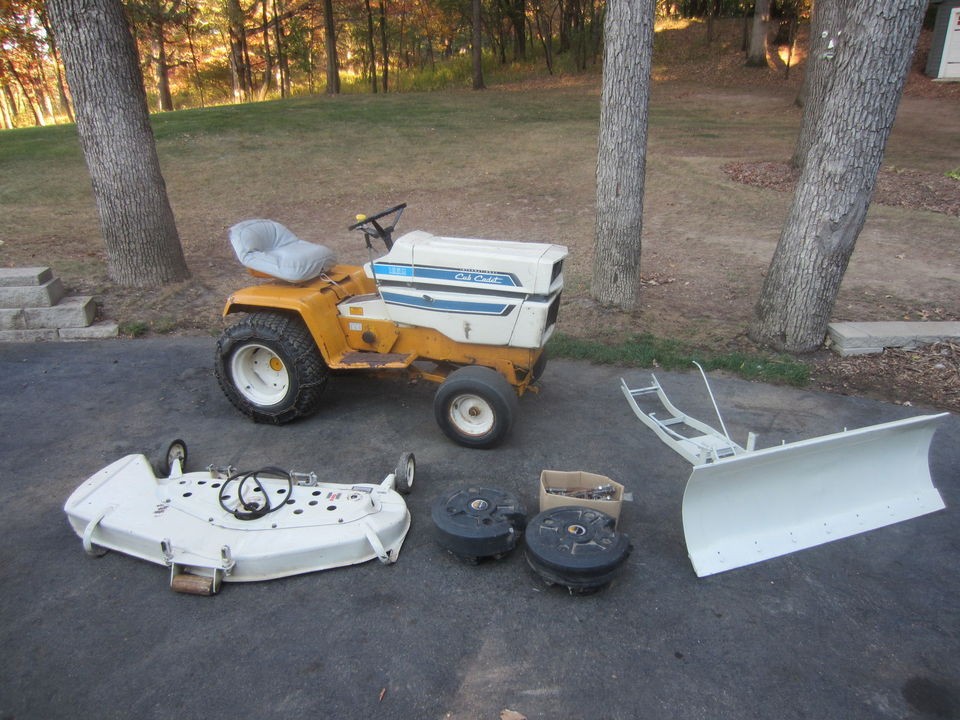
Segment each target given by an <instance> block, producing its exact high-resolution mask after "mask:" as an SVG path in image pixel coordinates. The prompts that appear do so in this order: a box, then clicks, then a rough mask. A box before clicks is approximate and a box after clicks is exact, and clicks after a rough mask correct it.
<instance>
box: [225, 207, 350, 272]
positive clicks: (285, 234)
mask: <svg viewBox="0 0 960 720" xmlns="http://www.w3.org/2000/svg"><path fill="white" fill-rule="evenodd" d="M230 244H231V245H233V251H234V252H235V253H236V254H237V259H238V260H240V262H241V264H242V265H243V266H244V267H247V268H249V269H251V270H255V271H257V272H261V273H265V274H267V275H270V276H271V277H275V278H280V279H281V280H286V281H287V282H294V283H295V282H304V281H306V280H311V279H313V278H315V277H317V276H318V275H320V274H321V273H324V272H326V271H327V270H329V269H330V268H332V267H333V266H334V265H335V264H336V262H337V260H336V256H335V255H334V254H333V251H332V250H331V249H330V248H328V247H324V246H323V245H317V244H316V243H311V242H307V241H306V240H301V239H300V238H298V237H297V236H296V235H294V234H293V233H292V232H291V231H290V230H288V229H287V228H286V227H284V226H283V225H281V224H280V223H278V222H274V221H273V220H261V219H255V220H244V221H243V222H239V223H237V224H236V225H234V226H233V227H231V228H230Z"/></svg>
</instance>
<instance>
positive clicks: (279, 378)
mask: <svg viewBox="0 0 960 720" xmlns="http://www.w3.org/2000/svg"><path fill="white" fill-rule="evenodd" d="M214 367H215V372H216V376H217V380H218V382H219V383H220V387H221V388H222V389H223V392H224V394H225V395H226V396H227V398H228V399H229V400H230V402H231V403H233V405H234V406H235V407H236V408H237V409H238V410H239V411H240V412H242V413H243V414H244V415H247V416H248V417H250V418H252V419H253V420H254V421H255V422H265V423H273V424H274V425H282V424H284V423H287V422H290V421H291V420H295V419H296V418H299V417H305V416H307V415H311V414H313V413H314V412H316V411H317V409H318V408H319V407H320V395H321V393H322V392H323V388H324V387H325V386H326V384H327V377H328V375H329V370H328V369H327V366H326V364H324V362H323V358H322V357H321V356H320V351H319V350H318V349H317V344H316V343H315V342H314V340H313V337H312V336H311V335H310V331H309V330H308V329H307V326H306V325H304V323H303V320H301V319H300V318H299V317H298V316H296V315H285V314H283V313H275V312H258V313H251V314H250V315H247V316H246V317H245V318H244V319H243V320H241V321H240V322H238V323H237V324H235V325H233V326H231V327H229V328H227V329H226V330H225V331H224V332H223V334H222V335H221V336H220V339H219V340H218V341H217V355H216V363H215V366H214Z"/></svg>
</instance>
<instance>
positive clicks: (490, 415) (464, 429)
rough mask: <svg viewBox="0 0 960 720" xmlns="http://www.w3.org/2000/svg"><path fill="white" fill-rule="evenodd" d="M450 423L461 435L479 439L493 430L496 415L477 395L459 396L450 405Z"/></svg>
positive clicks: (488, 404)
mask: <svg viewBox="0 0 960 720" xmlns="http://www.w3.org/2000/svg"><path fill="white" fill-rule="evenodd" d="M449 415H450V422H452V423H453V425H454V427H456V429H457V431H458V432H459V433H461V434H462V435H470V436H471V437H479V436H481V435H486V434H487V433H489V432H490V431H491V430H493V425H494V423H495V422H496V419H497V417H496V415H495V414H494V412H493V408H492V407H491V406H490V403H488V402H487V401H486V400H484V399H483V398H482V397H480V396H479V395H460V396H459V397H457V398H456V399H455V400H454V401H453V402H452V403H450V413H449Z"/></svg>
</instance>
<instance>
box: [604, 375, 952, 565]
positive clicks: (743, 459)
mask: <svg viewBox="0 0 960 720" xmlns="http://www.w3.org/2000/svg"><path fill="white" fill-rule="evenodd" d="M653 382H654V384H653V386H651V387H648V388H642V389H639V390H631V389H630V388H629V387H627V385H626V383H624V382H623V381H622V380H621V384H622V390H623V393H624V395H625V396H626V397H627V400H628V402H629V403H630V405H631V407H632V409H633V410H634V413H635V414H636V415H637V417H638V418H639V419H640V420H641V421H642V422H643V423H644V424H645V425H647V426H648V427H650V428H651V429H653V430H654V431H655V432H656V433H657V435H658V436H659V437H660V439H661V440H663V441H664V442H665V443H666V444H667V445H670V446H671V447H672V448H673V449H674V450H675V451H677V452H678V453H680V454H681V455H682V456H683V457H685V458H686V459H687V460H688V461H689V462H690V463H691V464H692V465H693V466H694V467H693V472H692V473H691V474H690V479H689V480H688V482H687V487H686V490H685V491H684V494H683V513H682V514H683V532H684V537H685V539H686V544H687V553H688V555H689V556H690V560H691V562H692V563H693V568H694V571H695V572H696V573H697V575H698V576H699V577H704V576H706V575H713V574H715V573H719V572H723V571H725V570H732V569H734V568H738V567H743V566H744V565H750V564H753V563H756V562H760V561H762V560H768V559H770V558H774V557H779V556H781V555H787V554H789V553H792V552H795V551H797V550H802V549H804V548H809V547H814V546H816V545H822V544H824V543H827V542H831V541H833V540H839V539H841V538H845V537H850V536H851V535H856V534H859V533H862V532H866V531H868V530H874V529H876V528H881V527H885V526H887V525H892V524H894V523H897V522H901V521H903V520H910V519H912V518H915V517H918V516H920V515H925V514H927V513H931V512H934V511H936V510H941V509H943V508H944V507H945V505H944V502H943V499H942V498H941V497H940V493H939V492H938V491H937V489H936V488H935V487H934V486H933V482H932V480H931V477H930V469H929V465H928V458H927V456H928V453H929V449H930V443H931V440H932V438H933V434H934V432H935V430H936V427H937V424H938V423H939V422H940V421H941V420H942V419H943V418H944V417H947V415H948V414H949V413H941V414H939V415H924V416H920V417H913V418H907V419H905V420H897V421H894V422H888V423H883V424H880V425H872V426H870V427H865V428H860V429H857V430H844V431H843V432H839V433H835V434H833V435H824V436H821V437H816V438H813V439H810V440H801V441H798V442H793V443H785V444H783V445H779V446H775V447H771V448H765V449H762V450H754V449H753V442H754V436H753V434H752V433H751V435H750V439H749V441H748V443H747V448H746V449H744V448H742V447H740V446H739V445H737V444H736V443H734V442H733V441H731V440H730V439H729V436H728V435H727V434H726V430H725V429H724V432H723V433H720V432H718V431H716V430H714V429H713V428H710V427H709V426H708V425H705V424H704V423H701V422H699V421H697V420H693V419H692V418H689V417H688V416H686V415H684V414H683V413H680V412H679V411H678V410H677V409H676V408H675V407H673V405H672V404H670V402H669V400H667V398H666V395H665V394H664V393H663V390H662V388H661V387H660V385H659V383H657V380H656V378H655V377H654V378H653ZM708 389H709V385H708ZM653 393H656V394H657V395H658V396H659V398H660V401H661V403H662V405H663V407H664V408H666V409H667V411H668V413H669V415H670V417H668V418H666V419H661V418H658V417H656V416H655V414H654V413H651V412H645V411H644V410H642V409H641V408H640V406H639V405H638V404H637V402H636V399H637V398H638V397H641V396H643V395H648V394H653ZM711 398H712V393H711ZM718 415H719V413H718ZM720 423H721V426H722V425H723V421H722V419H721V420H720Z"/></svg>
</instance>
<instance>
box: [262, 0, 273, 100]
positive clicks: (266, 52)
mask: <svg viewBox="0 0 960 720" xmlns="http://www.w3.org/2000/svg"><path fill="white" fill-rule="evenodd" d="M267 1H268V0H261V3H260V19H261V22H262V23H263V28H262V29H261V33H260V35H261V38H262V42H263V83H261V85H260V93H259V95H260V99H261V100H263V99H264V98H266V97H267V93H269V92H270V81H271V79H272V77H273V55H272V54H271V53H270V24H269V21H268V20H267Z"/></svg>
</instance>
